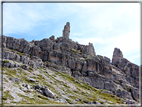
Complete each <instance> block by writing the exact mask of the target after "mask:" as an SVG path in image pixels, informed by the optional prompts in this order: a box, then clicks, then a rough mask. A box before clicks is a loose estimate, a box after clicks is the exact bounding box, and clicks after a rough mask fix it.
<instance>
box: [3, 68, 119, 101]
mask: <svg viewBox="0 0 142 107" xmlns="http://www.w3.org/2000/svg"><path fill="white" fill-rule="evenodd" d="M35 71H37V72H38V73H37V74H36V73H34V72H35ZM3 75H5V76H4V81H5V82H8V78H19V81H20V82H19V83H16V82H14V84H15V86H16V87H18V88H19V89H21V88H22V87H21V85H20V84H22V83H26V84H28V85H30V86H35V85H36V84H39V85H42V86H48V88H49V89H50V90H51V91H52V92H54V93H55V94H56V98H55V99H50V98H48V97H45V96H43V95H42V94H40V93H39V92H37V91H36V90H33V91H28V92H26V93H27V94H28V93H32V95H33V97H28V96H27V95H22V94H20V93H17V95H18V96H19V97H22V100H21V101H20V102H14V101H12V100H13V97H12V96H11V95H10V94H9V91H10V90H9V91H4V97H3V101H4V103H5V104H6V103H7V102H6V100H7V99H8V100H10V102H11V103H16V104H63V103H61V102H58V101H57V99H62V98H63V99H65V100H66V101H67V102H68V103H69V104H73V103H74V102H75V99H78V101H76V103H75V104H85V103H86V102H91V101H93V102H94V100H95V101H98V102H100V103H102V104H103V103H104V102H101V101H99V100H98V99H104V100H106V103H109V104H111V102H112V103H114V104H116V103H122V101H121V100H120V99H119V98H118V97H116V96H114V95H110V94H107V93H102V90H98V89H96V88H94V87H91V86H89V85H86V84H85V83H81V82H80V81H79V80H77V79H75V78H73V77H72V76H69V75H68V74H63V73H61V72H54V71H51V70H49V69H44V68H40V69H37V70H29V71H25V70H23V69H21V68H16V69H14V70H13V68H3ZM29 76H30V78H34V79H36V80H37V82H30V81H29V80H28V77H29ZM58 78H59V79H58ZM59 89H60V90H59ZM61 91H62V93H60V92H61ZM63 93H65V96H66V97H64V96H63ZM109 101H111V102H109Z"/></svg>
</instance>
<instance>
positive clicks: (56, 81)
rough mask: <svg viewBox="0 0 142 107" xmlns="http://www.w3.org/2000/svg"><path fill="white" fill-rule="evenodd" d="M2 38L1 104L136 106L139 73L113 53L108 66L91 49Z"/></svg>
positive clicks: (64, 41) (61, 41)
mask: <svg viewBox="0 0 142 107" xmlns="http://www.w3.org/2000/svg"><path fill="white" fill-rule="evenodd" d="M69 36H70V23H69V22H67V23H66V25H65V26H64V29H63V37H59V38H55V37H54V36H51V37H50V38H45V39H43V40H40V41H36V40H33V41H31V42H29V41H26V40H25V39H16V38H13V37H7V36H2V70H3V103H4V104H27V103H28V104H97V105H101V104H107V105H109V104H140V101H139V71H140V67H139V66H138V65H136V64H133V63H131V62H130V61H129V60H127V59H126V58H123V54H122V52H121V50H120V49H118V48H115V49H114V52H113V58H112V63H111V62H110V59H109V58H107V57H106V56H101V55H96V52H95V49H94V47H93V44H92V43H89V44H88V45H82V44H79V43H78V42H74V41H72V40H71V39H70V38H69Z"/></svg>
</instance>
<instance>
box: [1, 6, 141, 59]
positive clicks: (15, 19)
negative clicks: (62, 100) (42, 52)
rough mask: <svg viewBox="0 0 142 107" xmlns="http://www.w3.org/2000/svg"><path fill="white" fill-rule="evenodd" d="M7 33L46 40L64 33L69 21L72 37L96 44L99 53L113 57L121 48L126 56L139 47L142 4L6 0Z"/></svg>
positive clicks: (4, 22)
mask: <svg viewBox="0 0 142 107" xmlns="http://www.w3.org/2000/svg"><path fill="white" fill-rule="evenodd" d="M3 8H4V9H3V17H4V20H3V30H4V34H5V35H12V34H13V35H12V36H15V35H21V36H23V37H24V38H28V39H30V40H32V39H43V38H47V37H49V36H51V35H52V34H53V35H55V37H58V36H61V35H62V30H63V27H64V25H65V23H66V22H67V21H69V22H70V25H71V32H70V38H71V39H73V40H74V41H78V42H79V43H81V44H85V45H88V43H89V42H91V43H93V44H94V47H95V51H96V53H97V54H99V55H103V56H108V57H109V58H111V57H112V54H113V50H114V48H115V47H118V48H120V49H121V50H122V52H123V53H124V55H126V57H129V58H130V56H132V54H128V53H130V52H132V53H133V51H134V50H135V51H136V53H135V54H136V56H138V54H139V49H140V5H139V4H138V3H4V5H3Z"/></svg>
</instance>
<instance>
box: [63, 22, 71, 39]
mask: <svg viewBox="0 0 142 107" xmlns="http://www.w3.org/2000/svg"><path fill="white" fill-rule="evenodd" d="M69 34H70V23H69V22H67V23H66V25H65V26H64V30H63V38H66V39H69Z"/></svg>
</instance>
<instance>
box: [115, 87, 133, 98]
mask: <svg viewBox="0 0 142 107" xmlns="http://www.w3.org/2000/svg"><path fill="white" fill-rule="evenodd" d="M115 95H117V96H118V97H121V98H128V99H132V97H131V93H130V92H127V91H125V90H120V89H118V90H116V91H115Z"/></svg>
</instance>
